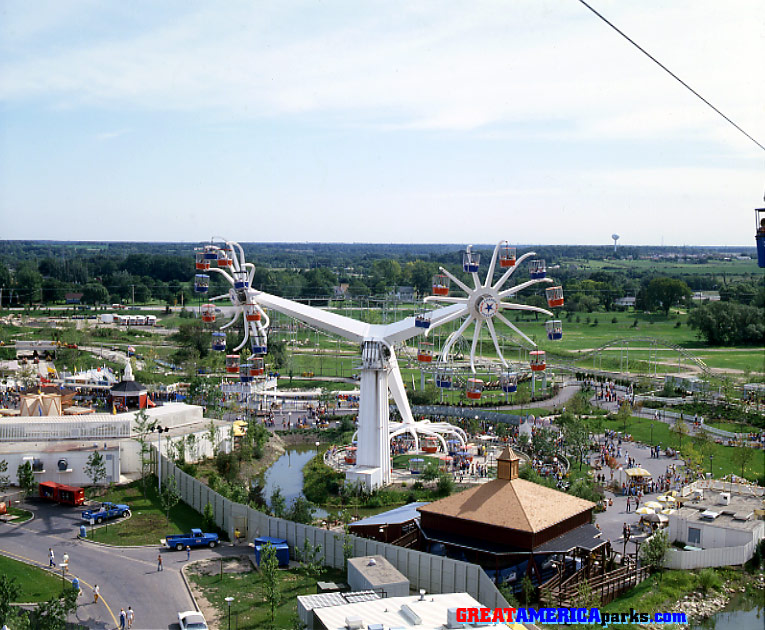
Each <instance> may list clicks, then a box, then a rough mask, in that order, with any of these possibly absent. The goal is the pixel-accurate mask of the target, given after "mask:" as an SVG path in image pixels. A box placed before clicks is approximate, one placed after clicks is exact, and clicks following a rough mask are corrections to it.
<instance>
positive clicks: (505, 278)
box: [494, 252, 537, 290]
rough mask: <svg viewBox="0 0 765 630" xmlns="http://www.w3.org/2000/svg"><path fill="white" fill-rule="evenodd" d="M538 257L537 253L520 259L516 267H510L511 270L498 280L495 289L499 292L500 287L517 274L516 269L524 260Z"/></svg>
mask: <svg viewBox="0 0 765 630" xmlns="http://www.w3.org/2000/svg"><path fill="white" fill-rule="evenodd" d="M536 255H537V253H536V252H526V253H525V254H524V255H523V256H521V257H520V258H518V260H516V261H515V265H513V266H512V267H510V269H508V270H507V271H506V272H505V273H503V274H502V277H501V278H500V279H499V280H497V282H496V284H495V285H494V289H495V290H497V289H499V287H501V286H502V285H503V284H505V282H507V279H508V278H509V277H510V276H512V275H513V274H514V273H515V270H516V269H518V265H520V264H521V263H522V262H523V261H524V260H526V259H527V258H531V257H532V256H536Z"/></svg>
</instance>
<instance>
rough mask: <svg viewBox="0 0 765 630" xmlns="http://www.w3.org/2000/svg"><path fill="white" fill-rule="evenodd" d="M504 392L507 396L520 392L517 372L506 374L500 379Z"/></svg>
mask: <svg viewBox="0 0 765 630" xmlns="http://www.w3.org/2000/svg"><path fill="white" fill-rule="evenodd" d="M499 383H500V386H501V387H502V391H503V392H505V393H506V394H514V393H515V392H517V391H518V375H517V374H516V373H515V372H505V373H504V374H502V376H500V377H499Z"/></svg>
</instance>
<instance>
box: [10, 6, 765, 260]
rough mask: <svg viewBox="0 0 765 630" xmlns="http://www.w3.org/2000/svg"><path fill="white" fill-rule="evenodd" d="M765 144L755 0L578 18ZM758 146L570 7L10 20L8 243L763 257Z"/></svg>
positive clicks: (211, 10) (87, 10) (13, 11)
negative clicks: (278, 244)
mask: <svg viewBox="0 0 765 630" xmlns="http://www.w3.org/2000/svg"><path fill="white" fill-rule="evenodd" d="M592 4H593V5H594V6H595V7H596V8H597V9H598V10H600V11H601V12H603V13H604V14H605V15H606V16H607V17H609V18H610V19H612V20H613V21H614V22H615V23H616V24H617V25H618V26H620V27H621V28H622V29H623V30H625V31H626V32H627V33H628V34H630V35H631V36H632V37H634V38H635V39H636V40H637V41H638V42H639V43H641V44H642V45H643V46H644V47H646V48H647V49H648V50H649V51H651V52H652V53H653V54H654V55H655V56H657V57H658V58H659V59H660V60H661V61H663V62H664V63H665V64H666V65H668V66H669V67H670V68H671V69H673V70H674V71H675V72H676V73H677V74H679V75H680V76H681V77H683V79H684V80H686V81H687V82H688V83H690V84H691V85H692V86H693V87H694V88H695V89H697V90H698V91H699V92H701V93H702V94H703V95H704V96H705V97H707V98H708V99H709V100H711V101H712V102H713V103H714V104H715V105H716V106H718V107H719V108H720V109H722V110H723V111H724V112H725V113H726V114H727V115H729V116H730V117H731V118H733V119H734V120H735V121H736V122H738V123H739V124H740V125H742V126H743V127H744V128H745V129H746V130H747V131H748V132H749V133H751V134H752V135H754V136H755V137H756V138H757V139H758V140H760V142H765V81H764V80H763V76H765V75H763V69H762V60H763V59H765V31H764V30H763V28H762V25H763V23H765V3H763V2H762V1H761V0H751V1H750V0H731V1H729V2H724V3H721V2H718V1H707V0H675V1H672V2H666V1H659V0H620V1H618V2H617V1H615V0H608V1H606V0H597V1H593V3H592ZM764 165H765V152H763V151H762V150H761V149H759V148H758V147H756V146H755V145H754V144H753V143H751V142H750V141H749V140H747V139H746V138H744V137H743V136H741V135H740V134H739V133H738V132H737V131H735V130H734V129H733V128H732V127H730V126H729V125H728V124H727V123H726V122H724V121H723V120H722V119H721V118H719V117H718V116H717V115H716V114H714V113H713V112H712V111H711V110H709V109H707V108H706V106H704V105H703V104H702V103H700V102H699V101H698V100H696V99H695V98H694V97H693V96H691V95H690V94H689V93H688V92H687V91H685V90H684V89H683V88H682V87H681V86H680V85H678V84H677V83H676V82H674V81H673V80H672V79H671V78H669V77H668V76H666V75H665V74H664V73H662V72H661V71H660V70H659V69H658V68H657V67H656V66H655V65H653V64H652V63H651V62H650V61H649V60H647V59H646V58H645V57H643V56H642V55H641V54H640V53H638V51H636V50H635V49H634V48H632V47H631V46H629V45H628V44H627V43H626V42H625V41H624V40H623V39H621V38H620V37H619V36H618V35H616V34H615V33H614V32H613V31H611V30H610V29H608V28H607V27H606V25H604V24H603V23H602V22H600V21H599V20H597V19H596V18H595V17H594V16H593V15H592V14H591V13H590V12H589V11H587V10H586V9H585V8H584V7H583V6H582V5H581V4H579V3H578V2H576V1H575V0H505V1H498V0H475V1H472V2H464V1H463V2H450V1H448V0H442V1H439V2H403V1H400V2H399V1H393V0H391V1H385V2H383V1H380V2H372V1H365V2H358V1H349V2H339V1H338V2H332V1H328V2H317V1H315V0H314V1H312V2H298V1H290V0H279V1H278V2H277V1H276V0H274V1H272V2H235V1H226V2H194V1H187V0H184V1H178V2H171V1H165V2H159V3H158V2H129V3H126V2H118V1H116V0H114V1H100V2H97V1H95V0H93V1H81V2H77V1H69V0H51V1H50V2H44V1H37V2H26V1H22V0H0V238H9V239H17V238H38V239H77V240H186V241H201V240H205V239H207V238H209V237H210V236H211V235H213V234H215V235H223V236H226V237H228V238H234V239H237V240H242V241H355V242H454V243H463V242H482V243H485V242H493V241H495V240H501V239H507V240H509V241H511V242H515V243H550V244H555V243H582V244H589V243H604V244H605V243H609V242H610V235H611V234H612V233H613V232H617V233H619V234H621V235H622V242H623V243H625V244H660V243H662V242H664V243H665V244H668V245H670V244H671V245H682V244H698V245H742V244H743V245H752V244H753V239H752V236H753V233H752V232H753V229H754V225H753V221H752V215H753V213H752V209H753V208H754V207H755V206H759V205H761V204H762V195H763V192H764V191H765V177H764V175H765V169H764V168H763V166H764Z"/></svg>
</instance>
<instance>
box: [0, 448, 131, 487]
mask: <svg viewBox="0 0 765 630" xmlns="http://www.w3.org/2000/svg"><path fill="white" fill-rule="evenodd" d="M23 446H24V450H19V451H16V452H12V453H9V452H4V453H0V459H4V460H5V461H6V462H8V474H9V475H10V477H11V481H12V483H14V484H16V485H18V478H17V476H16V471H17V470H18V467H19V466H20V465H22V464H24V463H26V462H27V461H29V462H30V464H31V460H30V459H26V458H34V459H38V460H40V461H41V462H42V464H43V470H45V472H44V473H35V479H36V480H37V482H38V483H40V482H41V481H55V482H56V483H63V484H67V485H69V486H89V485H92V481H91V480H90V478H89V477H88V476H87V475H86V474H85V466H87V463H88V458H89V457H90V456H91V454H92V453H93V451H94V450H96V449H82V448H81V447H78V448H77V450H71V451H65V450H64V451H62V450H57V451H46V450H45V448H46V446H47V445H45V444H34V443H32V444H24V445H23ZM98 450H99V451H100V453H101V455H102V456H103V457H104V464H105V465H106V479H104V480H102V481H101V482H100V483H99V485H108V484H109V483H110V482H112V481H114V482H119V480H120V449H119V448H118V447H117V446H115V445H114V444H112V445H111V446H110V447H109V448H107V449H104V448H103V444H100V445H99V448H98ZM60 459H65V460H67V468H68V469H70V470H71V471H72V472H58V461H59V460H60Z"/></svg>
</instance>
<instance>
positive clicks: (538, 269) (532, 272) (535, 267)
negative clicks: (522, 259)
mask: <svg viewBox="0 0 765 630" xmlns="http://www.w3.org/2000/svg"><path fill="white" fill-rule="evenodd" d="M545 277H547V266H546V265H545V261H544V260H541V259H535V260H530V261H529V278H531V279H532V280H541V279H542V278H545Z"/></svg>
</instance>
